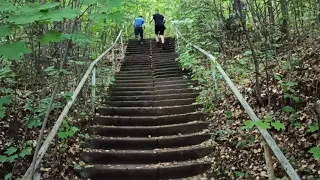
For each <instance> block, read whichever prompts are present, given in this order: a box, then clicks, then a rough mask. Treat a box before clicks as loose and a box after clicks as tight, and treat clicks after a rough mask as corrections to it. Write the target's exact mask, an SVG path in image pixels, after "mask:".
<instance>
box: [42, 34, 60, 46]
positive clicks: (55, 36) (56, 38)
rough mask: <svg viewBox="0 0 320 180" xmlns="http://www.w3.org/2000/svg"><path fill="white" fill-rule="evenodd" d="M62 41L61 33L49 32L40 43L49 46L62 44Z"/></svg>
mask: <svg viewBox="0 0 320 180" xmlns="http://www.w3.org/2000/svg"><path fill="white" fill-rule="evenodd" d="M61 40H62V38H61V33H59V32H57V31H48V32H47V33H46V34H45V35H43V36H42V37H41V38H40V43H41V44H43V45H45V44H49V43H50V42H60V41H61Z"/></svg>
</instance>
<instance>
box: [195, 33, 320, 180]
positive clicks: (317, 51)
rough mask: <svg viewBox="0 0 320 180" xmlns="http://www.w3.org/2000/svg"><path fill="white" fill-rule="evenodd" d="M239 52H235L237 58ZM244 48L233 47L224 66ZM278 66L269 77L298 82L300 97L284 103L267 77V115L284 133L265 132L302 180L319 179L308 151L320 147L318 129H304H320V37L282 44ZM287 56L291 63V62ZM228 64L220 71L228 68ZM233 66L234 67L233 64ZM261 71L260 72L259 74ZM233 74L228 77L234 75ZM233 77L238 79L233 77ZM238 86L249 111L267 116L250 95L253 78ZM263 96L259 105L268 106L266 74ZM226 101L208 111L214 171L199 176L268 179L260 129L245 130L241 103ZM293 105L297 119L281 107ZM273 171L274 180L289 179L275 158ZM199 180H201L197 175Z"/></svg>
mask: <svg viewBox="0 0 320 180" xmlns="http://www.w3.org/2000/svg"><path fill="white" fill-rule="evenodd" d="M237 51H238V53H239V54H237ZM241 52H243V50H242V49H234V52H233V53H234V54H235V56H234V57H233V58H232V59H230V60H228V61H227V63H230V64H232V63H233V64H237V61H239V59H240V58H241V57H240V58H239V56H241ZM278 57H279V58H278V59H277V61H278V62H280V63H279V65H278V66H276V68H272V73H273V74H278V75H280V76H282V77H285V76H286V77H289V78H290V81H291V82H296V83H297V85H296V86H295V87H294V90H295V95H296V96H297V97H299V99H301V101H300V102H299V103H294V102H292V101H288V100H285V99H284V98H283V97H284V94H285V92H284V89H283V87H282V86H281V85H280V83H282V82H283V81H277V80H276V79H275V78H274V76H273V75H271V78H270V81H269V84H270V88H269V89H270V97H271V98H270V100H271V106H270V110H271V113H270V114H271V116H272V119H273V120H280V121H281V122H282V123H283V124H284V125H285V130H280V131H277V130H275V129H270V130H268V131H269V133H270V134H271V135H272V137H273V138H274V140H275V141H276V143H277V144H278V146H279V147H280V149H281V150H282V152H283V153H284V155H285V156H286V157H287V158H288V159H289V161H290V163H291V164H292V165H293V167H294V169H296V170H297V173H298V174H299V176H300V178H301V179H308V180H311V179H313V180H315V179H319V178H320V161H319V160H315V158H314V157H313V156H312V154H311V153H310V152H308V151H309V150H310V149H311V148H312V147H316V146H318V147H319V145H320V131H319V130H317V131H315V132H310V131H308V129H309V126H310V125H312V124H315V125H318V126H319V125H320V124H319V121H320V119H319V118H320V114H317V112H318V113H319V112H320V101H319V97H320V91H319V90H318V88H319V85H320V84H319V81H320V61H319V58H320V37H319V36H317V37H315V36H308V35H305V36H303V35H300V36H297V37H293V38H291V39H290V40H288V41H287V42H284V43H283V44H282V45H281V46H280V47H279V48H278ZM289 58H291V59H292V60H290V59H289ZM284 61H287V62H288V61H295V62H296V63H297V64H296V66H294V69H292V70H286V69H284V68H283V67H285V65H284V64H281V62H284ZM230 67H231V65H229V66H225V67H223V68H225V69H227V68H230ZM233 67H234V66H233ZM261 72H264V70H261ZM229 75H231V79H233V78H232V75H233V74H229ZM234 77H237V75H236V74H234ZM242 82H243V83H237V82H235V84H236V85H237V87H238V88H239V90H240V92H241V94H242V95H243V96H244V97H245V99H246V100H247V102H248V103H249V105H250V106H251V107H252V108H253V110H254V112H255V113H256V114H257V116H258V117H260V118H263V117H266V115H267V114H268V107H267V104H266V105H264V106H259V105H258V103H257V102H256V98H255V92H254V86H255V84H254V82H255V80H254V75H253V74H251V76H250V74H249V75H248V76H247V77H245V79H243V80H242ZM261 82H262V84H263V88H262V89H264V90H263V92H262V94H263V95H264V97H263V101H264V102H267V101H268V99H267V96H266V95H267V94H268V92H267V91H266V89H267V88H266V84H267V83H266V76H265V75H262V81H261ZM225 94H226V95H225V96H224V97H226V98H225V99H221V100H219V101H218V102H216V104H217V106H215V107H214V109H213V110H212V111H211V112H210V113H209V116H208V118H207V120H208V121H210V122H211V132H212V133H213V137H214V141H215V146H214V148H215V150H214V154H213V155H212V161H213V164H214V165H213V167H212V170H211V172H208V174H207V175H205V176H202V178H203V177H207V178H209V179H210V178H214V179H230V178H231V179H268V176H267V169H266V166H265V164H266V163H265V159H264V154H263V153H264V149H263V146H262V145H261V142H262V136H261V135H260V133H259V132H258V130H257V129H256V130H251V131H249V130H243V129H242V128H241V127H242V126H244V124H243V122H244V121H245V120H248V119H250V118H249V116H248V115H247V113H246V112H245V110H244V109H243V108H242V106H241V104H240V103H239V101H238V100H237V99H236V97H235V96H234V95H233V93H232V92H231V91H230V90H228V91H227V92H225ZM286 105H287V106H288V105H290V106H292V107H293V108H294V109H295V110H296V113H297V116H296V118H294V119H293V116H292V115H291V116H290V113H287V112H283V110H282V109H281V108H282V107H284V106H286ZM273 167H274V170H275V174H276V177H278V178H281V179H289V178H288V177H286V172H285V171H284V169H283V168H282V167H281V165H280V164H279V162H278V160H276V159H275V158H274V157H273ZM199 179H201V177H199Z"/></svg>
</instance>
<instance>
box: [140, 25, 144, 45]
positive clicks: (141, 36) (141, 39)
mask: <svg viewBox="0 0 320 180" xmlns="http://www.w3.org/2000/svg"><path fill="white" fill-rule="evenodd" d="M140 41H141V44H143V28H140Z"/></svg>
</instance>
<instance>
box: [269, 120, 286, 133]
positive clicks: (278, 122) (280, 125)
mask: <svg viewBox="0 0 320 180" xmlns="http://www.w3.org/2000/svg"><path fill="white" fill-rule="evenodd" d="M271 125H272V127H274V128H275V129H276V130H277V131H280V130H281V129H282V130H285V129H286V127H285V126H284V124H282V123H281V122H280V121H279V120H278V121H275V122H273V123H272V124H271Z"/></svg>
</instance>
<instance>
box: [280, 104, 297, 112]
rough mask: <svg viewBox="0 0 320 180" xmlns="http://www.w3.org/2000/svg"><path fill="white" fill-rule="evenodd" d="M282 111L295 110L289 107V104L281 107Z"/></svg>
mask: <svg viewBox="0 0 320 180" xmlns="http://www.w3.org/2000/svg"><path fill="white" fill-rule="evenodd" d="M282 111H284V112H289V113H292V112H295V110H294V109H293V108H292V107H291V106H285V107H283V108H282Z"/></svg>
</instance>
